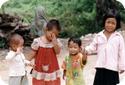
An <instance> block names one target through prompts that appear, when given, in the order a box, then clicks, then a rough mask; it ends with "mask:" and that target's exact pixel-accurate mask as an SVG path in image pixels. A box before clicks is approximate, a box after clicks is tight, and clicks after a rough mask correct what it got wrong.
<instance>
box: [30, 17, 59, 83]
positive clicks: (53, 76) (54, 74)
mask: <svg viewBox="0 0 125 85" xmlns="http://www.w3.org/2000/svg"><path fill="white" fill-rule="evenodd" d="M60 31H61V27H60V24H59V21H58V20H55V19H53V20H50V21H49V22H48V23H47V25H46V29H45V34H44V35H42V36H41V37H38V38H36V39H34V41H33V43H32V45H31V48H32V49H33V52H34V53H33V54H35V56H34V57H35V67H34V69H33V71H32V77H33V80H32V83H33V85H60V76H61V72H60V70H59V64H58V61H57V56H56V55H57V54H59V53H60V49H61V43H60V42H59V40H58V39H57V36H58V34H59V32H60ZM32 56H33V55H32Z"/></svg>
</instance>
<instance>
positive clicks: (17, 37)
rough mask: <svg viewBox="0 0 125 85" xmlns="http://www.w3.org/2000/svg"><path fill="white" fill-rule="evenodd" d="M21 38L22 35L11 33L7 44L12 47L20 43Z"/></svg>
mask: <svg viewBox="0 0 125 85" xmlns="http://www.w3.org/2000/svg"><path fill="white" fill-rule="evenodd" d="M21 39H23V37H22V36H21V35H19V34H17V33H13V34H11V36H10V37H9V46H10V48H12V46H13V45H18V44H19V43H20V40H21Z"/></svg>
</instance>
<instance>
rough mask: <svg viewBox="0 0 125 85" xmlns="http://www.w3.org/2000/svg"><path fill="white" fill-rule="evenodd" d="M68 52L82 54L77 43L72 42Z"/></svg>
mask: <svg viewBox="0 0 125 85" xmlns="http://www.w3.org/2000/svg"><path fill="white" fill-rule="evenodd" d="M68 50H69V54H71V55H76V54H78V53H79V52H80V47H79V46H78V44H77V43H74V42H73V41H70V42H69V45H68Z"/></svg>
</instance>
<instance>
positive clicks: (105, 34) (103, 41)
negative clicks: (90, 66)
mask: <svg viewBox="0 0 125 85" xmlns="http://www.w3.org/2000/svg"><path fill="white" fill-rule="evenodd" d="M103 26H104V30H103V31H101V32H100V33H98V34H97V36H96V37H95V38H94V40H93V42H92V43H91V44H90V45H89V46H87V47H86V48H85V49H86V51H87V52H88V53H90V52H92V51H95V50H96V51H97V62H96V66H95V68H96V75H95V80H94V84H93V85H116V84H118V83H119V73H118V72H119V71H120V73H122V72H124V70H125V44H124V39H123V37H122V35H121V34H120V33H119V32H117V31H116V30H117V29H119V28H120V16H119V15H118V13H117V12H116V11H113V10H111V11H109V12H108V13H107V14H106V15H105V16H104V19H103Z"/></svg>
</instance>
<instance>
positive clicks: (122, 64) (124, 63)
mask: <svg viewBox="0 0 125 85" xmlns="http://www.w3.org/2000/svg"><path fill="white" fill-rule="evenodd" d="M119 41H120V44H119V51H118V52H119V65H118V66H119V70H125V42H124V39H123V37H122V36H121V37H120V40H119Z"/></svg>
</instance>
